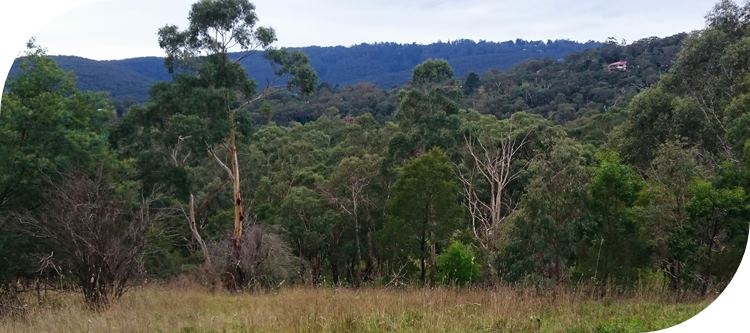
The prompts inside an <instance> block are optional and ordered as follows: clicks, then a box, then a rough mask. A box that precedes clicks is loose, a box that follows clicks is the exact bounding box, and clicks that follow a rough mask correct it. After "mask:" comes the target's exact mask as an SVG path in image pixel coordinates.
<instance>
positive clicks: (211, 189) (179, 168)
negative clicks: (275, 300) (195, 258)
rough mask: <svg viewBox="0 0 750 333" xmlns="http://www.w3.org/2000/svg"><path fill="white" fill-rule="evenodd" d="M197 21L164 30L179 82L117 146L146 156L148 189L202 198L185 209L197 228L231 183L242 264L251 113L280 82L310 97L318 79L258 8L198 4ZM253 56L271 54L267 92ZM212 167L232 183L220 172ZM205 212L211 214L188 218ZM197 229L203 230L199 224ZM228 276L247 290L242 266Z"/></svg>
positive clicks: (156, 98) (131, 119) (121, 134)
mask: <svg viewBox="0 0 750 333" xmlns="http://www.w3.org/2000/svg"><path fill="white" fill-rule="evenodd" d="M189 22H190V23H189V26H188V27H187V28H186V29H184V30H182V29H180V28H178V27H177V26H174V25H166V26H164V27H162V28H161V29H159V31H158V42H159V46H160V47H161V48H162V49H163V50H164V51H165V52H166V55H167V56H166V59H165V65H166V67H167V68H168V69H169V70H170V72H173V73H175V78H174V80H173V82H172V83H169V84H159V85H157V86H155V87H154V88H153V89H152V91H151V94H152V97H151V100H150V101H149V102H148V103H146V105H145V106H144V107H141V108H136V109H133V110H131V112H129V113H128V114H127V115H126V116H125V119H124V120H123V121H122V122H121V123H120V124H118V128H116V129H115V135H114V140H115V141H116V142H118V145H119V146H120V147H121V149H122V150H123V151H125V152H126V154H131V155H135V156H140V158H139V164H141V166H142V167H143V168H142V172H143V173H145V174H146V175H144V176H146V177H144V178H146V179H147V180H148V181H147V183H148V182H150V183H159V182H163V181H165V180H167V181H170V182H171V184H172V185H173V187H174V188H176V189H177V190H178V191H177V194H178V195H179V197H180V199H181V200H182V201H188V200H187V197H191V196H193V195H194V194H196V200H190V202H191V203H188V205H189V206H190V207H183V210H184V211H185V212H186V214H185V215H186V217H187V219H188V220H189V221H190V220H191V219H192V220H194V219H195V218H191V216H194V215H195V214H197V215H201V216H202V217H203V218H205V215H206V214H207V212H205V210H206V209H207V207H209V206H210V203H211V202H213V201H215V200H220V199H221V198H222V190H223V189H225V188H226V187H227V186H226V184H227V181H226V180H228V183H229V184H231V185H230V186H229V188H231V190H232V196H231V197H232V200H231V202H232V206H233V214H232V215H233V218H232V220H233V223H232V224H233V228H232V233H231V239H232V242H231V244H232V247H233V250H232V251H231V252H232V253H233V255H234V256H235V261H237V262H239V258H236V257H237V256H239V254H240V252H241V251H240V248H241V246H242V245H241V241H242V235H243V225H244V224H245V223H246V220H247V219H248V218H249V211H248V205H247V203H246V202H245V200H244V198H243V195H242V186H243V177H242V176H241V174H240V170H241V167H240V164H241V161H242V159H241V158H240V157H241V156H240V155H241V154H240V153H239V152H238V150H239V148H238V147H242V145H241V144H242V143H243V142H244V141H245V140H247V138H249V137H250V117H249V115H248V112H247V107H248V106H250V105H251V104H253V103H256V102H258V101H261V100H263V99H264V98H266V97H267V96H268V95H269V94H271V93H272V92H273V91H275V90H278V89H281V88H283V87H282V86H281V85H280V84H278V82H279V81H278V80H286V84H287V87H288V88H290V89H295V90H297V91H298V92H300V93H302V94H307V93H310V92H312V91H313V89H314V86H315V81H316V74H315V73H314V71H313V70H312V68H311V67H310V66H309V61H308V59H307V57H306V56H305V55H304V54H302V53H300V52H298V51H288V50H284V49H276V48H274V47H273V43H274V42H275V41H276V34H275V32H274V30H273V29H272V28H269V27H262V26H258V16H257V14H256V11H255V6H254V5H253V4H252V3H250V2H249V1H247V0H201V1H198V2H197V3H195V4H193V6H192V7H191V10H190V14H189ZM234 51H242V52H244V53H232V52H234ZM252 52H265V54H266V57H267V59H268V60H269V61H270V62H271V63H272V64H273V66H274V69H275V73H276V74H277V79H276V80H274V82H269V83H268V84H267V85H266V86H265V87H264V88H263V89H258V87H257V86H256V83H255V82H254V81H253V80H252V79H251V78H249V77H248V75H247V74H246V73H245V71H244V69H243V66H242V60H243V59H245V57H247V56H248V55H250V54H252ZM134 111H135V112H134ZM139 134H140V135H139ZM144 146H145V147H144ZM144 148H146V149H144ZM144 150H147V151H150V152H149V153H148V154H146V153H145V152H144ZM210 160H213V162H211V161H210ZM158 161H162V162H158ZM159 163H161V165H158V164H159ZM154 164H157V165H154ZM210 164H214V165H216V166H218V168H216V167H214V168H213V169H214V170H216V171H220V172H221V173H224V174H225V176H224V177H220V176H217V175H216V174H215V173H213V172H212V171H211V170H210V168H209V167H208V165H210ZM148 174H151V175H150V176H148ZM221 178H224V179H221ZM193 205H197V207H193ZM183 206H184V205H183ZM199 207H200V208H202V209H203V212H196V213H194V214H191V213H188V212H191V211H194V208H199ZM219 215H221V214H219ZM190 224H191V229H195V228H193V227H192V225H194V224H195V223H194V221H193V222H191V223H190ZM196 238H197V237H196ZM227 270H228V271H227V272H225V273H229V274H225V276H229V278H228V279H227V281H225V282H227V285H228V286H229V287H232V288H233V287H239V286H241V285H242V283H243V281H244V277H243V272H242V271H241V269H240V268H239V265H236V268H228V269H227Z"/></svg>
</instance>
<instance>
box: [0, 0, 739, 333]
mask: <svg viewBox="0 0 750 333" xmlns="http://www.w3.org/2000/svg"><path fill="white" fill-rule="evenodd" d="M189 17H190V25H189V26H188V27H186V28H184V29H181V28H179V27H177V26H174V25H165V26H164V27H163V28H161V29H160V30H159V31H158V40H157V41H155V42H158V44H159V46H160V47H161V48H162V49H163V50H164V52H165V54H166V57H165V59H164V66H165V68H166V70H167V71H168V72H169V73H171V74H170V75H171V76H172V78H171V80H170V81H167V82H160V83H156V84H154V85H153V86H152V87H151V88H150V92H149V97H148V99H147V100H146V101H145V102H144V103H138V104H134V105H132V106H130V107H129V108H128V109H127V110H126V112H124V113H118V112H116V106H115V105H114V104H113V102H112V101H111V100H110V99H109V96H108V95H107V93H106V92H94V91H87V90H81V89H79V88H78V87H77V85H76V78H75V76H74V75H73V74H72V73H71V72H68V71H65V70H63V69H61V68H60V67H59V66H58V64H57V63H56V62H55V61H54V60H53V58H51V57H50V56H48V55H47V54H46V53H45V50H44V48H43V47H41V46H38V45H36V44H35V42H34V41H33V40H31V41H30V42H29V44H28V49H27V51H26V54H25V56H24V57H23V58H21V60H20V65H19V68H20V70H19V72H18V74H17V75H16V76H14V77H13V78H12V79H9V80H8V82H7V83H6V86H5V90H4V92H3V96H2V109H0V229H1V230H2V233H0V331H6V330H7V331H38V330H50V329H51V330H53V331H54V330H55V329H54V327H55V326H44V325H45V324H44V323H42V321H43V320H41V319H40V321H38V322H36V321H33V320H31V321H29V320H30V319H29V318H33V317H34V316H37V315H38V316H37V318H42V319H44V318H56V317H48V316H52V315H51V314H45V315H39V314H40V313H48V312H45V311H51V310H49V309H58V310H55V311H70V310H66V309H65V307H64V306H63V307H55V304H68V303H65V302H72V301H70V300H69V299H70V297H72V296H69V295H80V301H79V302H80V304H82V305H81V308H82V309H84V310H81V312H77V314H76V315H77V316H82V317H80V318H90V317H91V316H93V317H91V318H102V317H97V316H108V315H107V313H112V311H126V310H125V309H129V308H137V309H140V308H139V307H141V306H146V305H144V304H142V303H137V302H157V301H155V300H159V299H162V297H184V298H181V300H180V301H175V302H180V303H172V304H171V305H164V304H162V303H154V304H151V305H150V306H154V307H164V306H167V307H173V308H182V309H191V311H199V312H197V313H201V314H200V315H195V316H198V317H200V318H204V319H205V318H208V315H207V314H204V313H203V312H200V311H203V310H200V308H196V309H193V308H191V307H197V305H195V304H196V303H194V302H199V301H196V299H198V298H199V297H204V296H198V294H200V293H203V291H205V293H206V294H212V295H213V296H210V297H213V298H211V299H212V302H214V301H215V302H216V303H215V304H214V303H211V304H210V305H209V304H207V305H205V306H206V307H209V306H210V307H212V309H215V311H224V312H225V313H235V312H232V311H235V310H236V309H238V308H239V307H240V304H244V303H242V302H255V303H253V304H255V306H257V307H258V308H259V309H268V313H275V314H274V315H273V317H274V318H279V317H282V318H283V317H284V316H285V315H284V313H283V312H281V313H278V311H280V310H279V308H278V306H277V305H274V304H277V303H274V302H281V301H278V300H276V298H274V297H277V298H278V297H282V296H283V297H286V298H288V299H291V300H296V301H294V302H290V304H294V306H292V305H289V306H290V309H292V310H289V311H293V312H291V313H293V314H294V315H295V316H297V315H299V318H300V319H289V318H287V319H286V320H288V321H290V322H283V320H282V319H274V320H276V321H269V320H270V319H268V317H267V316H261V318H256V317H253V316H260V315H258V314H250V313H244V315H246V316H247V318H251V319H247V318H246V319H243V320H240V321H236V320H239V319H236V318H235V319H232V318H229V315H227V317H219V318H220V319H218V320H219V322H214V321H213V320H214V319H211V323H203V324H195V323H192V324H190V325H188V324H185V323H184V322H182V321H180V322H174V321H171V322H170V321H165V322H163V323H160V324H154V325H155V326H150V327H147V328H146V327H144V328H139V329H135V328H133V327H132V326H130V327H128V326H123V327H120V328H119V329H114V331H144V332H145V331H154V330H159V331H175V332H177V331H179V332H204V331H205V332H213V331H216V332H219V331H238V332H244V331H269V330H270V331H331V332H333V331H340V332H346V331H372V332H377V331H456V332H460V331H464V332H465V331H539V332H541V331H571V332H572V331H575V332H583V331H596V332H620V331H644V330H653V329H659V328H665V327H668V326H671V325H674V324H677V323H680V322H682V321H684V320H686V319H688V318H690V317H691V316H692V315H694V314H695V313H697V311H700V309H702V308H703V307H705V306H707V304H708V303H710V301H711V300H712V299H713V298H714V297H715V296H716V295H718V294H719V293H720V292H721V291H722V290H723V289H724V288H725V287H726V285H727V284H728V283H729V281H731V279H732V277H733V275H734V273H735V271H736V270H737V267H738V265H739V263H740V261H741V259H742V256H743V254H744V251H745V245H746V243H747V237H748V226H749V225H748V223H749V222H750V194H748V191H750V2H746V3H744V4H743V5H737V4H735V3H734V2H732V1H729V0H722V1H721V2H719V3H718V4H716V6H715V7H714V9H713V10H712V11H711V12H709V13H708V14H707V15H706V26H705V28H704V29H702V30H699V31H694V32H686V33H682V34H678V35H674V36H671V37H666V38H656V37H653V38H646V39H642V40H638V41H634V42H632V43H629V44H628V43H624V42H618V41H615V40H609V41H607V42H605V43H601V44H600V45H598V46H597V47H594V48H590V49H586V50H581V51H579V52H577V53H573V54H570V55H568V56H566V57H565V58H563V59H533V60H528V61H525V62H523V63H520V64H518V65H515V66H513V67H511V68H509V69H507V70H492V71H486V72H469V73H467V74H466V75H461V76H459V75H457V74H456V71H455V69H454V67H453V66H454V64H452V63H451V62H449V61H446V60H445V59H428V60H425V61H424V62H422V63H420V64H418V65H417V66H415V67H414V68H413V69H412V70H411V75H410V80H409V82H408V83H406V84H404V85H401V86H399V87H397V88H394V89H383V88H381V87H380V86H378V85H377V84H374V83H356V84H353V85H341V86H331V85H329V84H325V83H321V81H320V79H319V73H316V71H315V70H314V69H313V66H311V62H310V60H309V58H308V57H307V56H306V55H305V54H304V53H303V52H301V51H300V50H297V49H284V48H277V47H275V46H274V42H275V41H276V36H275V32H274V30H273V29H272V28H269V27H262V26H259V25H258V24H257V23H258V16H257V14H256V12H255V8H254V6H253V5H252V4H251V3H249V2H248V1H246V0H201V1H198V2H197V3H196V4H194V5H193V7H192V10H191V12H190V16H189ZM236 47H239V48H241V49H242V51H246V52H263V53H264V54H265V58H266V59H267V60H268V61H269V62H270V63H271V64H272V68H273V69H274V73H275V75H276V76H277V78H278V79H277V80H275V81H272V82H268V83H265V82H263V81H260V80H259V81H257V82H256V81H254V80H253V79H252V77H253V75H254V73H252V72H250V73H248V72H246V70H245V67H243V66H242V65H241V64H240V62H241V60H242V59H239V58H237V57H234V56H232V52H230V51H231V50H232V48H236ZM248 54H251V53H248ZM617 61H627V62H628V67H627V69H625V70H611V69H608V64H610V63H614V62H617ZM170 288H177V289H176V290H183V291H173V290H172V289H170ZM180 288H182V289H180ZM327 290H330V292H328V291H327ZM339 290H341V294H336V293H337V292H338V291H339ZM381 291H382V292H383V293H385V294H378V293H380V292H381ZM330 293H333V294H330ZM430 293H435V294H430ZM136 295H142V296H136ZM200 295H203V294H200ZM274 295H277V296H274ZM278 295H281V296H278ZM335 295H340V296H335ZM360 295H363V296H361V297H365V298H368V297H369V299H371V300H372V302H375V303H376V304H380V303H377V302H385V303H383V304H386V303H387V302H391V303H387V304H391V306H394V308H393V312H387V313H383V314H381V316H382V317H377V318H376V317H368V316H371V315H373V313H376V312H377V311H378V310H376V309H375V308H369V307H370V306H373V305H369V304H366V303H367V302H365V301H362V300H360ZM550 295H552V296H550ZM205 297H208V296H205ZM331 297H341V298H340V300H341V299H343V300H346V302H350V303H346V304H352V305H351V308H358V309H365V310H361V311H363V312H362V313H359V312H357V313H354V312H351V313H350V312H347V311H359V310H352V309H344V308H342V309H339V310H335V309H338V308H336V306H344V307H346V305H331V304H329V305H327V307H326V308H325V309H328V310H320V311H322V313H326V311H331V312H330V313H329V315H330V316H331V318H334V319H330V320H331V321H332V322H323V323H321V322H319V321H318V319H315V316H316V315H314V314H313V315H310V313H311V312H310V311H313V310H309V309H304V308H299V306H301V304H302V303H304V302H318V300H319V299H325V300H329V299H330V298H331ZM409 297H412V298H409ZM488 297H489V298H491V300H492V301H488V302H490V303H491V304H494V305H492V306H491V307H489V308H488V307H485V308H483V309H477V310H471V309H470V306H469V307H467V308H465V309H464V308H461V309H459V310H455V311H460V312H457V313H458V316H459V317H460V318H461V319H459V320H457V321H455V322H452V321H451V320H450V317H451V313H452V312H442V313H443V314H442V316H446V317H434V316H441V315H439V314H438V315H436V314H428V313H425V312H420V311H422V310H424V307H423V306H425V305H424V304H427V303H429V304H431V305H429V306H433V305H432V304H433V303H432V302H433V301H434V302H438V303H439V304H444V303H445V304H452V303H451V302H453V300H462V301H461V302H463V303H461V304H464V303H465V304H474V303H476V304H480V303H482V302H483V301H482V302H480V301H478V300H484V301H487V298H488ZM504 297H507V299H506V298H504ZM639 297H645V298H644V300H643V301H642V303H644V304H645V303H648V304H646V305H643V306H642V307H636V308H637V309H639V310H638V311H642V313H641V312H639V313H637V314H632V313H623V312H618V311H630V310H620V308H614V309H613V308H610V307H609V306H610V305H606V306H605V305H603V304H604V303H607V304H610V303H612V302H614V303H615V304H626V305H627V304H633V302H635V303H636V304H640V303H638V302H641V301H639V300H640V298H639ZM139 299H143V301H139ZM146 299H150V300H146ZM313 299H316V300H314V301H313ZM404 299H408V300H409V301H404ZM415 299H416V300H415ZM429 299H432V301H429V302H428V300H429ZM657 299H658V300H657ZM665 300H666V301H665ZM61 302H62V303H61ZM342 302H343V301H342ZM362 302H364V304H362ZM404 302H406V303H408V304H406V305H404ZM410 302H414V304H412V303H410ZM514 302H517V303H515V304H516V305H515V306H517V307H518V309H520V310H518V311H519V312H518V313H515V312H512V311H511V312H508V313H506V312H504V311H510V310H508V308H507V307H508V306H513V305H509V304H514ZM538 302H541V303H544V302H551V303H549V304H551V305H549V306H542V308H537V305H536V304H537V303H538ZM561 302H562V303H561ZM566 302H572V303H575V304H578V303H580V304H583V305H581V306H582V307H583V308H581V309H583V310H575V309H577V308H572V310H571V309H567V308H569V306H566V305H565V304H568V303H566ZM649 302H650V303H649ZM31 303H33V304H37V305H29V304H31ZM75 304H78V303H75ZM119 304H122V306H120V305H119ZM149 304H150V303H149ZM159 304H161V305H159ZM180 304H184V307H182V306H180ZM188 304H190V305H188ZM228 304H234V305H228ZM316 304H317V303H316ZM393 304H400V305H398V306H399V307H398V308H396V305H393ZM420 304H421V305H420ZM482 304H485V303H482ZM545 304H546V303H545ZM384 306H386V305H384ZM556 306H557V307H559V309H563V308H566V309H567V310H549V309H550V308H554V307H556ZM225 307H226V308H225ZM235 307H236V308H235ZM444 308H452V307H448V306H447V305H446V306H444ZM591 308H597V309H599V308H601V309H608V310H602V311H612V313H609V312H607V313H605V314H602V313H599V312H592V311H589V310H586V309H591ZM271 309H274V310H271ZM332 309H333V310H332ZM368 309H369V310H368ZM404 309H406V310H404ZM524 309H525V310H524ZM623 309H624V308H623ZM628 309H631V308H628ZM665 309H666V310H665ZM308 310H309V311H308ZM657 310H658V311H657ZM108 311H109V312H108ZM132 311H135V310H132ZM144 311H145V310H144ZM163 311H168V310H167V309H166V308H165V309H164V310H163ZM169 311H181V310H177V309H171V310H169ZM186 311H187V310H186ZM237 311H239V310H237ZM248 311H249V310H248ZM274 311H277V312H274ZM315 311H318V310H315ZM334 311H341V313H344V314H343V315H341V316H345V317H336V316H338V315H337V314H333V313H334ZM367 311H370V312H369V313H368V312H367ZM389 311H390V310H389ZM441 311H442V310H441ZM444 311H454V310H444ZM473 311H477V312H473ZM523 311H527V312H523ZM545 311H547V312H545ZM550 311H551V312H550ZM555 311H559V312H555ZM565 311H573V312H571V313H568V312H565ZM576 311H577V312H576ZM670 311H672V312H670ZM529 312H532V313H529ZM574 312H575V313H574ZM656 312H659V313H662V314H663V315H664V316H666V317H665V318H661V317H658V316H657V317H658V318H656V319H653V320H657V321H649V320H651V319H644V318H642V317H641V316H646V317H648V316H649V315H651V316H656V315H654V313H656ZM316 313H317V312H316ZM498 313H500V314H501V316H506V317H504V318H506V319H497V318H494V317H493V316H496V315H497V314H498ZM581 313H586V315H583V316H584V317H581V316H582V315H581ZM591 313H598V315H594V314H591ZM644 313H645V314H644ZM98 314H99V315H98ZM68 315H70V314H68ZM140 315H141V314H139V315H138V316H140ZM152 315H153V314H149V315H148V317H147V318H149V319H146V321H149V322H151V321H158V320H163V319H159V318H161V317H158V318H156V319H154V318H155V317H152ZM453 315H456V313H453ZM530 315H531V320H529V316H530ZM588 315H591V316H599V317H601V318H599V319H597V320H598V321H597V320H594V319H591V318H589V319H586V317H585V316H588ZM133 316H135V317H132V318H141V319H143V318H146V317H138V316H136V315H133ZM143 316H146V315H143ZM165 316H166V315H165ZM185 316H187V315H185ZM235 316H236V315H235ZM269 316H270V315H269ZM310 316H312V317H310ZM321 316H323V315H321ZM556 316H557V317H556ZM618 316H620V317H622V318H625V317H627V318H630V319H627V320H625V319H622V320H620V319H617V318H620V317H618ZM628 316H630V317H628ZM3 318H10V319H8V320H9V321H8V322H7V323H9V324H3V321H4V319H3ZM76 318H78V317H76ZM132 318H131V319H132ZM181 318H182V317H181ZM191 318H192V317H191ZM211 318H214V317H211ZM252 318H255V319H252ZM295 318H296V317H295ZM311 318H312V319H311ZM383 318H385V319H383ZM471 318H474V319H471ZM88 320H89V321H91V319H88ZM181 320H183V321H184V320H187V319H184V318H183V319H181ZM206 320H207V319H206ZM233 320H235V321H233ZM253 320H255V321H253ZM295 320H296V321H295ZM321 320H322V319H321ZM337 320H338V321H337ZM472 320H473V321H472ZM80 321H81V322H85V319H81V320H80ZM131 321H132V320H131ZM23 323H26V324H23ZM29 323H31V324H29ZM110 324H111V323H110V322H107V324H106V325H110ZM132 324H133V323H131V325H132ZM485 324H486V325H485ZM18 325H20V326H18ZM24 325H31V326H24ZM33 325H42V326H33ZM50 325H51V324H50ZM66 325H70V326H64V327H67V330H72V331H75V330H89V328H85V327H88V326H76V325H83V324H78V323H75V322H74V320H71V323H67V324H66ZM102 325H104V324H102ZM116 325H117V324H116ZM119 325H128V324H127V323H119ZM159 325H162V326H159ZM191 325H193V326H191ZM233 325H234V326H233ZM243 325H244V326H243ZM264 325H267V326H264ZM285 325H286V326H285ZM388 325H391V326H388ZM430 325H437V326H430ZM441 325H442V326H441ZM460 325H466V326H460ZM482 325H485V326H488V327H490V328H489V329H487V328H486V327H485V326H482ZM555 325H562V326H555ZM566 325H567V326H566ZM587 325H588V326H587ZM597 325H598V326H597ZM45 327H46V328H45ZM50 327H52V328H50ZM94 327H99V329H101V330H104V328H103V327H105V326H94ZM106 327H110V328H109V330H110V331H112V328H111V326H106ZM61 330H65V328H61ZM94 330H95V331H96V330H97V329H96V328H94Z"/></svg>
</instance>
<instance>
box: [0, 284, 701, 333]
mask: <svg viewBox="0 0 750 333" xmlns="http://www.w3.org/2000/svg"><path fill="white" fill-rule="evenodd" d="M709 303H710V300H709V299H706V300H692V301H685V302H678V301H676V300H675V299H673V298H670V297H660V296H629V297H620V298H607V299H601V300H599V299H591V298H590V297H588V296H585V295H583V294H582V293H581V294H576V293H573V292H557V293H556V296H555V297H551V296H545V295H537V294H536V293H533V292H531V291H527V290H521V291H518V290H512V289H507V288H498V289H493V290H481V289H472V290H451V289H432V290H430V289H408V290H387V289H360V290H350V289H338V290H333V289H323V288H319V289H312V288H286V289H282V290H280V291H277V292H268V293H255V294H239V295H233V294H228V293H223V292H219V293H211V292H208V291H205V290H202V289H199V288H188V289H178V288H163V287H146V288H142V289H138V290H134V291H132V292H130V293H128V294H126V295H125V296H124V297H123V298H122V299H121V300H120V301H118V302H117V303H115V304H114V305H113V306H112V307H111V308H110V309H108V310H106V311H104V312H100V313H95V312H90V311H88V310H86V308H85V306H84V305H83V304H82V301H81V299H80V297H79V296H78V295H75V294H59V295H55V296H54V297H51V298H50V302H47V303H46V305H44V306H38V305H37V306H30V309H29V312H28V314H27V315H26V317H25V318H18V319H5V320H3V321H0V332H180V333H198V332H200V333H204V332H205V333H208V332H217V333H218V332H641V331H652V330H658V329H662V328H667V327H670V326H673V325H676V324H678V323H681V322H683V321H685V320H687V319H689V318H690V317H692V316H694V315H695V314H697V313H698V312H699V311H701V310H702V309H703V308H705V307H706V306H707V305H708V304H709Z"/></svg>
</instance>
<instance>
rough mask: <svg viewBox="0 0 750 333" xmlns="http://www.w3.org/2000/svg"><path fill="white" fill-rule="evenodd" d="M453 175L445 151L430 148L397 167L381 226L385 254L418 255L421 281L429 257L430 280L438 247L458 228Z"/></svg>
mask: <svg viewBox="0 0 750 333" xmlns="http://www.w3.org/2000/svg"><path fill="white" fill-rule="evenodd" d="M453 177H454V176H453V169H452V168H451V165H450V161H449V160H448V157H447V156H446V154H445V152H443V151H442V150H440V149H432V150H430V151H429V152H427V153H425V154H423V155H420V156H418V157H415V158H414V159H412V160H411V161H409V163H407V164H406V165H405V166H404V167H403V168H402V169H401V170H399V175H398V179H397V180H396V183H395V184H394V185H393V189H392V193H391V198H390V199H389V200H388V212H389V215H388V217H389V218H388V219H387V220H386V225H385V229H384V234H385V235H386V236H385V237H384V238H385V239H386V240H387V242H388V244H387V245H385V246H386V247H387V250H386V251H387V252H388V256H389V257H390V258H392V259H393V260H395V261H396V262H403V261H405V260H407V258H410V257H417V258H419V262H420V263H419V267H420V268H419V269H420V280H421V281H422V283H424V282H425V281H426V278H427V271H426V270H427V266H426V265H427V263H426V261H427V260H428V256H431V257H430V261H431V262H430V265H431V267H430V269H431V274H430V281H434V278H435V276H434V275H433V273H434V270H435V269H437V267H435V266H436V264H437V263H436V262H435V260H436V258H435V257H436V255H437V254H436V253H437V248H438V246H440V247H443V246H445V245H446V244H445V240H446V238H447V236H449V235H450V234H451V233H453V231H454V230H456V229H457V228H459V227H460V222H461V209H460V208H461V206H460V202H459V200H458V195H459V189H458V184H457V183H456V181H455V180H454V178H453ZM428 246H429V249H428ZM428 251H430V252H429V253H428Z"/></svg>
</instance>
